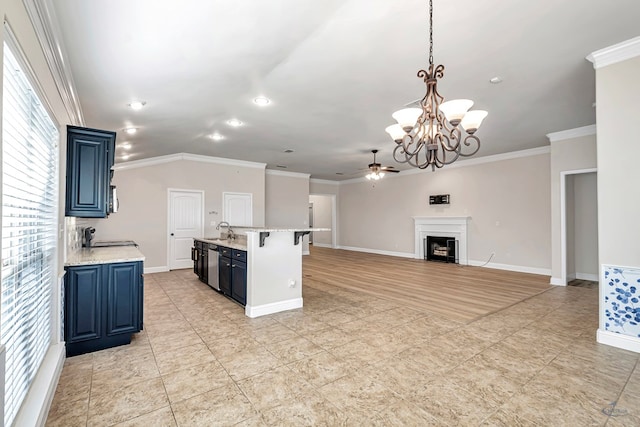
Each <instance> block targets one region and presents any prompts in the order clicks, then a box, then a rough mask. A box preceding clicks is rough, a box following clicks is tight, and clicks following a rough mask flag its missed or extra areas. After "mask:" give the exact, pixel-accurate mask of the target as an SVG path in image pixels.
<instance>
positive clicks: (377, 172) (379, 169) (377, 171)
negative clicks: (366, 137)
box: [366, 150, 400, 180]
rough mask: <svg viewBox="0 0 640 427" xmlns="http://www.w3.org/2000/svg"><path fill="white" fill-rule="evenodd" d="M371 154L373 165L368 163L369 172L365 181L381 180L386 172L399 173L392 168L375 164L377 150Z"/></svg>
mask: <svg viewBox="0 0 640 427" xmlns="http://www.w3.org/2000/svg"><path fill="white" fill-rule="evenodd" d="M371 152H372V153H373V163H369V170H370V171H371V172H369V173H368V174H367V175H366V177H367V179H374V180H378V179H380V178H382V177H383V176H384V174H385V173H386V172H392V173H398V172H400V171H397V170H395V169H394V168H393V166H382V165H380V163H376V153H377V152H378V150H371Z"/></svg>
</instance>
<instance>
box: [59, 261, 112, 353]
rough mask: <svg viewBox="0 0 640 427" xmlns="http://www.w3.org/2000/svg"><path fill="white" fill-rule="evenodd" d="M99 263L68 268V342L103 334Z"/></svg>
mask: <svg viewBox="0 0 640 427" xmlns="http://www.w3.org/2000/svg"><path fill="white" fill-rule="evenodd" d="M103 288H104V286H103V283H102V266H100V265H88V266H82V267H73V268H68V269H67V277H66V284H65V302H64V306H65V309H66V311H67V312H66V313H65V325H64V335H65V341H66V342H67V345H68V344H70V343H75V342H79V341H87V340H97V339H100V338H102V329H103V328H102V317H103V316H102V293H103V292H102V291H103Z"/></svg>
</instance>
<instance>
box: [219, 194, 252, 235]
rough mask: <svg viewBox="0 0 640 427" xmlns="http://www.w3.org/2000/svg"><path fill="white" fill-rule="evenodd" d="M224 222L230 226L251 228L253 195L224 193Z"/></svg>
mask: <svg viewBox="0 0 640 427" xmlns="http://www.w3.org/2000/svg"><path fill="white" fill-rule="evenodd" d="M222 198H223V200H222V206H223V209H224V211H223V212H224V217H223V220H224V221H227V222H228V223H229V224H231V225H232V226H233V225H237V226H244V227H251V226H252V225H253V209H252V195H251V193H223V194H222Z"/></svg>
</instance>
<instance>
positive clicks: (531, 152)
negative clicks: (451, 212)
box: [338, 145, 551, 184]
mask: <svg viewBox="0 0 640 427" xmlns="http://www.w3.org/2000/svg"><path fill="white" fill-rule="evenodd" d="M549 153H551V146H550V145H544V146H542V147H537V148H530V149H527V150H520V151H511V152H509V153H501V154H495V155H493V156H484V157H476V158H473V159H468V160H458V161H456V162H455V163H452V164H450V165H446V166H445V167H444V169H447V170H449V169H457V168H465V167H468V166H477V165H482V164H485V163H494V162H501V161H503V160H512V159H519V158H522V157H531V156H540V155H542V154H549ZM436 170H437V169H436ZM430 172H431V169H430V168H427V169H408V170H403V171H400V173H397V174H394V175H389V176H385V177H384V178H383V179H389V178H390V179H394V178H397V177H399V176H406V175H415V174H418V173H430ZM338 182H340V184H351V183H355V182H369V180H368V179H366V178H365V177H362V178H354V179H347V180H344V181H338Z"/></svg>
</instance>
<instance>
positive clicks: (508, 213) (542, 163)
mask: <svg viewBox="0 0 640 427" xmlns="http://www.w3.org/2000/svg"><path fill="white" fill-rule="evenodd" d="M549 181H550V173H549V155H548V154H538V155H533V156H527V157H522V158H514V159H509V160H501V161H495V162H491V163H483V164H476V165H472V166H462V165H460V167H452V168H449V169H447V168H446V167H445V168H443V169H441V170H437V171H436V172H431V171H430V170H429V171H424V172H420V173H415V174H407V175H404V174H400V175H399V176H392V177H389V178H386V177H385V179H382V180H380V181H377V182H370V181H367V182H354V183H346V184H343V185H341V186H340V203H339V215H338V217H339V222H340V238H339V244H340V246H346V247H355V248H367V249H373V250H377V251H381V252H387V253H392V254H393V253H395V254H398V255H405V256H411V255H412V254H413V251H414V223H413V219H412V217H413V216H470V217H472V219H471V221H470V222H469V248H468V253H469V259H470V260H472V261H486V260H488V259H489V257H490V255H491V253H492V252H495V256H494V258H493V259H492V263H494V265H496V266H502V267H506V266H515V267H523V268H521V269H524V270H529V271H539V272H548V270H549V269H550V266H551V260H550V254H549V246H550V235H551V233H550V219H549V209H550V197H549V188H550V183H549ZM431 194H450V195H451V204H449V205H438V206H436V205H429V201H428V197H429V195H431Z"/></svg>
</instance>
